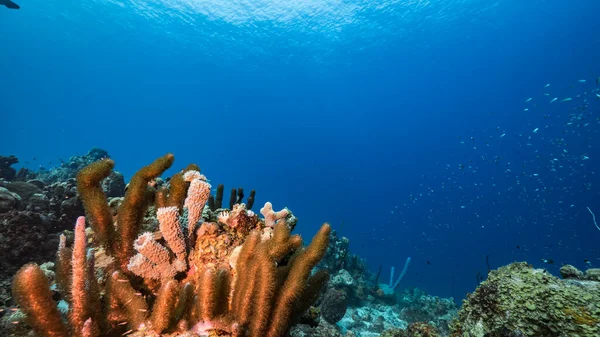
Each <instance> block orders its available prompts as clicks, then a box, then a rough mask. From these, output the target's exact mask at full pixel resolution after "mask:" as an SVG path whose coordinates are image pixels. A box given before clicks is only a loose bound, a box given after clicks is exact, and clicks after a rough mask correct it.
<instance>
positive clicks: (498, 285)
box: [451, 262, 600, 337]
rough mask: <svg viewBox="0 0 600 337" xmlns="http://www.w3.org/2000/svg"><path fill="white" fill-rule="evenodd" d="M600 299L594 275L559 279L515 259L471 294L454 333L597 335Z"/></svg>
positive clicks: (455, 335) (477, 336) (455, 336)
mask: <svg viewBox="0 0 600 337" xmlns="http://www.w3.org/2000/svg"><path fill="white" fill-rule="evenodd" d="M598 303H600V283H598V282H596V281H580V280H574V279H568V280H561V279H558V278H557V277H555V276H553V275H551V274H550V273H548V272H547V271H545V270H543V269H534V268H533V267H532V266H531V265H529V264H527V263H524V262H517V263H512V264H510V265H508V266H505V267H501V268H499V269H498V270H494V271H491V272H490V274H489V276H488V279H487V280H486V281H484V282H482V283H481V284H480V286H479V287H478V288H477V289H476V290H475V292H473V293H471V294H469V295H468V296H467V299H465V300H464V301H463V306H462V308H461V309H460V310H459V312H458V318H457V319H456V320H455V321H453V322H452V324H451V331H452V333H451V336H452V337H459V336H465V337H466V336H468V337H484V336H486V337H496V336H516V335H519V334H521V335H525V336H557V337H559V336H579V337H584V336H589V337H592V336H598V335H600V307H599V306H598ZM515 334H516V335H515Z"/></svg>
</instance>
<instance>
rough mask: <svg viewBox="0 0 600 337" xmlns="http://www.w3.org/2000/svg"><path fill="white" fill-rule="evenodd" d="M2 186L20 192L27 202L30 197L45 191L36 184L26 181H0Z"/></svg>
mask: <svg viewBox="0 0 600 337" xmlns="http://www.w3.org/2000/svg"><path fill="white" fill-rule="evenodd" d="M0 186H2V187H4V188H6V189H7V190H9V191H11V192H13V193H16V194H18V195H19V196H20V197H21V200H23V202H24V203H27V202H28V200H29V198H31V196H32V195H34V194H36V193H42V192H43V191H42V190H41V189H40V188H39V187H37V186H36V185H34V184H30V183H27V182H24V181H8V182H0Z"/></svg>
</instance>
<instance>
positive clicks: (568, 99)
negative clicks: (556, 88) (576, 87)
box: [561, 97, 573, 102]
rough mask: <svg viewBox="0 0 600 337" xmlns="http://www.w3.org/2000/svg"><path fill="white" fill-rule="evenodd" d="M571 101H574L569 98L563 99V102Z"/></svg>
mask: <svg viewBox="0 0 600 337" xmlns="http://www.w3.org/2000/svg"><path fill="white" fill-rule="evenodd" d="M571 100H573V99H572V98H571V97H567V98H565V99H563V100H562V101H561V102H568V101H571Z"/></svg>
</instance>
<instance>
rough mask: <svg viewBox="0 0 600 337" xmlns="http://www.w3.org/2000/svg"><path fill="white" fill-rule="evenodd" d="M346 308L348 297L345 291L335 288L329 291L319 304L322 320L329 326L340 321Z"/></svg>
mask: <svg viewBox="0 0 600 337" xmlns="http://www.w3.org/2000/svg"><path fill="white" fill-rule="evenodd" d="M347 308H348V295H346V292H345V291H343V290H340V289H336V288H331V289H329V290H328V291H327V292H326V293H325V296H324V297H323V301H322V302H321V313H322V315H323V318H324V319H325V320H326V321H327V322H329V323H331V324H335V323H337V322H338V321H339V320H340V319H342V317H344V315H345V314H346V309H347Z"/></svg>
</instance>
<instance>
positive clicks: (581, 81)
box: [577, 80, 586, 83]
mask: <svg viewBox="0 0 600 337" xmlns="http://www.w3.org/2000/svg"><path fill="white" fill-rule="evenodd" d="M577 82H579V83H585V82H586V80H577Z"/></svg>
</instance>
